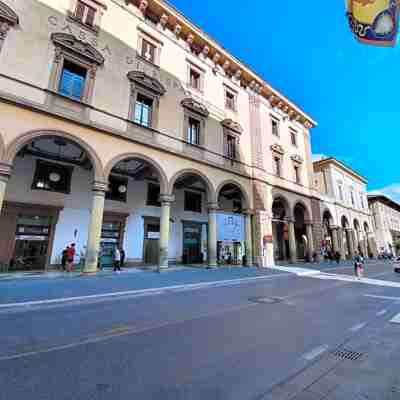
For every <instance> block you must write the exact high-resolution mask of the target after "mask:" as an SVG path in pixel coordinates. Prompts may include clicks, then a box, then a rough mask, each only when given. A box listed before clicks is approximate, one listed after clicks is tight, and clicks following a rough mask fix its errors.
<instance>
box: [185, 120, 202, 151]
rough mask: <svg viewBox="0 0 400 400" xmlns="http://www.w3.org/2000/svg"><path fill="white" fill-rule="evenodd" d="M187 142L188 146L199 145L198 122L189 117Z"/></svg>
mask: <svg viewBox="0 0 400 400" xmlns="http://www.w3.org/2000/svg"><path fill="white" fill-rule="evenodd" d="M187 141H188V142H189V143H190V144H196V145H200V121H199V120H197V119H195V118H193V117H189V122H188V132H187Z"/></svg>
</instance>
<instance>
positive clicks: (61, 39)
mask: <svg viewBox="0 0 400 400" xmlns="http://www.w3.org/2000/svg"><path fill="white" fill-rule="evenodd" d="M51 40H52V41H53V42H54V44H55V45H56V46H59V47H62V48H64V49H67V50H70V51H72V52H73V53H75V54H78V55H79V56H81V57H84V58H86V59H87V60H89V61H90V62H92V63H95V64H98V65H103V64H104V57H103V55H102V54H101V53H100V52H99V51H98V50H96V49H95V48H94V47H93V46H92V45H90V44H89V43H86V42H82V41H81V40H79V39H77V38H76V37H75V36H73V35H69V34H67V33H53V34H52V35H51Z"/></svg>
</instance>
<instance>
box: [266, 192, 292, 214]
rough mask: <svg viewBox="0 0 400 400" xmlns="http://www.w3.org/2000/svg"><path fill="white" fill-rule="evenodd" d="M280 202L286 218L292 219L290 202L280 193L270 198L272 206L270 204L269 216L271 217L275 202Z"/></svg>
mask: <svg viewBox="0 0 400 400" xmlns="http://www.w3.org/2000/svg"><path fill="white" fill-rule="evenodd" d="M278 201H280V202H282V204H283V206H284V209H285V213H286V218H291V217H292V213H291V207H290V202H289V200H288V199H287V198H286V196H284V195H283V194H281V193H275V194H273V196H272V204H271V215H272V217H273V212H272V210H273V208H274V204H275V203H276V202H278Z"/></svg>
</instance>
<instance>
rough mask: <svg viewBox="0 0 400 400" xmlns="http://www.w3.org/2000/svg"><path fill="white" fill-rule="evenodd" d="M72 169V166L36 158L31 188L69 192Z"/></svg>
mask: <svg viewBox="0 0 400 400" xmlns="http://www.w3.org/2000/svg"><path fill="white" fill-rule="evenodd" d="M72 171H73V168H72V167H68V166H65V165H61V164H55V163H49V162H47V161H43V160H37V161H36V170H35V175H34V178H33V183H32V189H33V190H47V191H50V192H59V193H65V194H69V193H70V192H71V178H72Z"/></svg>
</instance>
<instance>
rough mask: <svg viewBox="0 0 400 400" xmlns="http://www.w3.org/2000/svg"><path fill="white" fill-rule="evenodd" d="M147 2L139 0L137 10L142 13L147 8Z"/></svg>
mask: <svg viewBox="0 0 400 400" xmlns="http://www.w3.org/2000/svg"><path fill="white" fill-rule="evenodd" d="M148 5H149V3H148V2H147V0H141V2H140V4H139V10H140V11H141V12H142V13H143V14H144V13H145V12H146V10H147V7H148Z"/></svg>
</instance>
